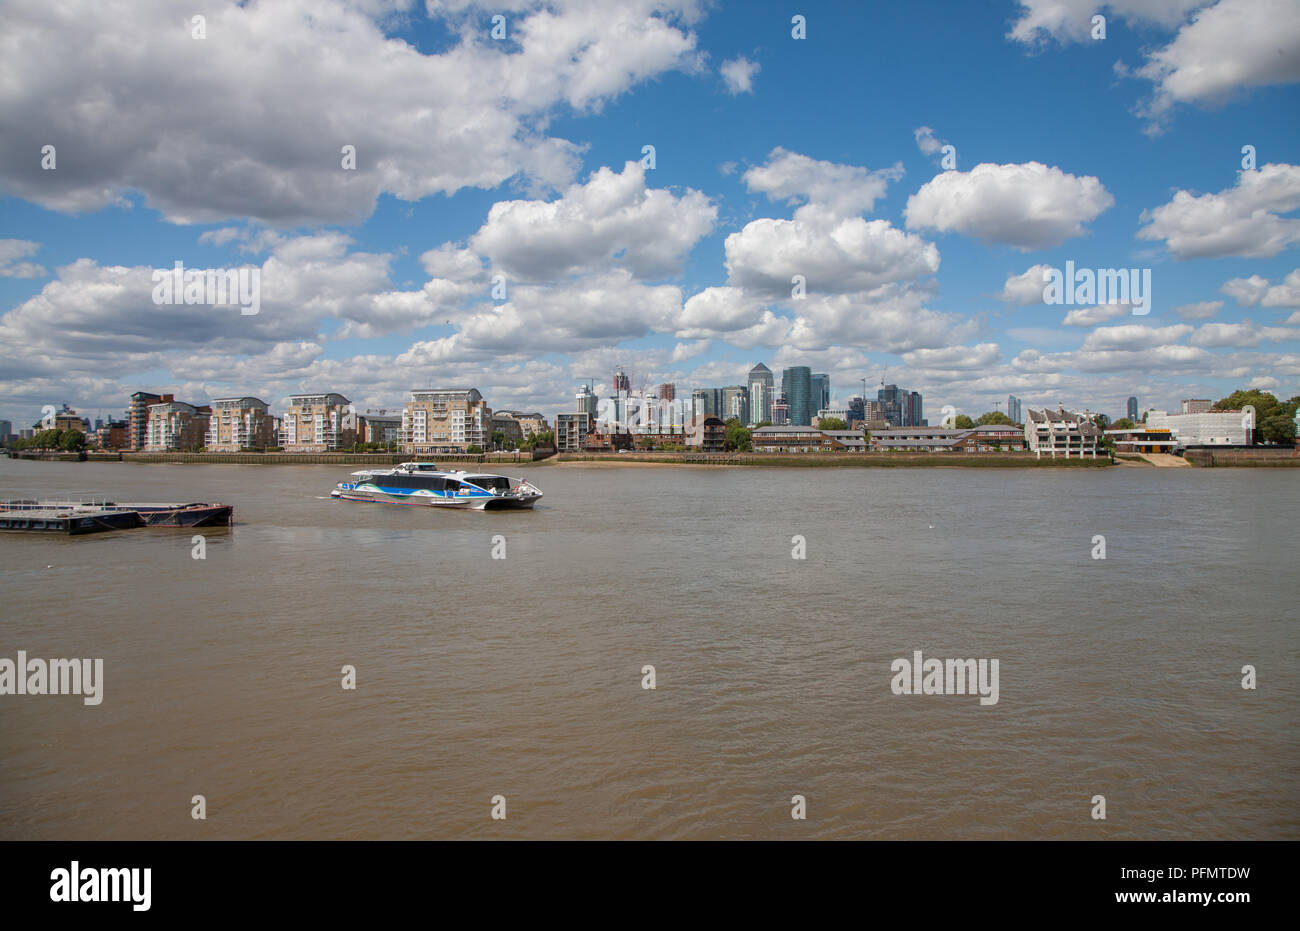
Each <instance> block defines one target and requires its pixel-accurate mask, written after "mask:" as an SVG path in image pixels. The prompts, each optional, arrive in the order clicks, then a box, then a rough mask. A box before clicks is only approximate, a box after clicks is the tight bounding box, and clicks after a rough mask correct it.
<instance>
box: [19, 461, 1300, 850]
mask: <svg viewBox="0 0 1300 931" xmlns="http://www.w3.org/2000/svg"><path fill="white" fill-rule="evenodd" d="M492 468H493V469H500V471H502V472H505V473H507V474H512V475H519V474H522V475H527V476H528V477H529V478H530V479H531V480H533V481H535V482H536V483H537V484H538V485H540V486H541V488H542V489H543V490H544V491H545V493H546V495H545V497H544V498H543V499H542V501H541V504H540V505H539V506H538V508H537V509H536V510H535V511H531V512H528V511H524V512H509V511H501V512H485V513H484V512H462V511H442V510H436V509H426V508H407V507H399V506H391V505H380V504H363V503H352V502H340V501H334V500H331V499H330V498H329V497H328V495H329V491H330V489H331V488H332V487H333V485H334V483H335V482H337V481H339V480H340V479H342V478H344V477H345V476H346V474H347V471H348V469H347V468H346V467H338V466H260V467H259V466H238V465H136V464H129V463H38V462H19V461H10V460H0V496H3V497H9V496H11V495H14V494H18V493H23V494H33V493H44V494H55V493H58V492H73V491H94V492H98V493H101V494H107V495H109V496H112V497H116V498H117V499H118V500H136V501H173V500H174V501H221V502H224V503H228V504H234V505H235V508H236V510H235V517H236V526H234V527H233V528H231V529H228V530H227V529H212V530H205V531H197V532H199V533H202V534H203V536H204V537H205V546H206V558H205V559H201V560H200V559H194V558H193V555H192V554H193V545H192V543H191V537H192V535H193V533H195V531H187V530H134V531H124V532H117V533H106V534H99V535H94V536H88V537H75V538H67V537H42V536H36V535H28V534H12V533H10V534H0V586H2V589H3V596H2V598H0V657H4V658H9V659H11V660H13V659H16V657H17V651H19V650H23V651H25V652H26V653H27V655H28V656H29V657H42V658H45V659H50V658H73V657H86V658H91V657H93V658H102V659H103V696H102V697H103V700H102V702H101V703H100V704H98V705H95V706H88V705H86V704H85V703H84V702H83V700H82V698H81V697H78V696H75V695H0V839H21V838H32V839H154V838H176V839H190V838H193V839H212V838H252V839H257V838H267V839H299V838H330V839H361V838H366V839H371V838H394V839H399V838H400V839H416V838H664V839H669V838H691V839H713V838H864V839H895V838H898V839H908V838H932V839H944V838H965V839H986V838H1072V839H1091V838H1097V839H1118V838H1128V839H1171V838H1191V839H1263V838H1291V839H1295V838H1297V837H1300V804H1298V803H1300V728H1297V724H1300V662H1297V661H1298V660H1300V633H1298V632H1297V621H1298V620H1300V585H1298V584H1297V578H1296V555H1297V546H1296V538H1297V526H1300V493H1298V492H1300V473H1297V472H1295V471H1291V470H1277V471H1274V470H1267V469H1239V470H1233V469H1215V470H1201V469H1178V470H1156V469H1144V468H1129V467H1125V468H1116V469H1109V470H1102V469H1096V470H1094V469H1087V470H1073V469H1042V470H1032V469H1008V470H985V469H960V468H899V469H847V468H841V469H757V468H719V467H708V466H705V467H658V468H656V467H635V466H608V467H600V466H590V465H549V466H546V465H543V466H533V465H531V464H528V465H524V466H520V467H515V466H494V467H492ZM1098 534H1100V535H1103V536H1104V537H1105V543H1106V558H1105V559H1094V558H1093V556H1092V554H1093V552H1094V549H1095V547H1094V543H1093V537H1094V536H1095V535H1098ZM796 536H800V537H802V538H803V544H802V545H803V547H804V550H805V555H806V558H804V559H795V558H792V550H793V549H795V548H796V546H797V545H798V543H797V541H794V540H793V539H792V538H794V537H796ZM494 537H500V538H504V539H503V540H501V539H498V540H496V541H494ZM502 544H504V553H505V558H504V559H494V558H492V553H493V549H494V547H495V548H497V552H498V553H500V552H501V545H502ZM915 651H921V652H922V653H923V655H924V656H925V657H927V658H931V657H936V658H941V659H942V658H993V659H997V660H998V664H999V667H998V668H999V679H998V685H999V688H998V701H997V703H996V704H987V705H984V704H981V702H980V699H979V697H978V696H977V695H973V694H961V695H935V694H905V695H898V694H894V692H893V690H892V689H891V682H892V681H893V680H894V678H895V676H894V673H893V672H892V671H891V664H892V663H893V662H894V661H895V660H896V659H899V658H906V659H909V660H910V659H911V658H912V657H913V654H914V652H915ZM647 664H648V665H653V666H654V669H655V680H656V682H655V684H656V688H654V689H653V690H651V689H645V688H643V687H642V680H643V675H642V669H643V667H644V666H646V665H647ZM344 665H352V666H354V667H355V669H356V684H357V687H356V688H355V689H351V690H349V689H344V688H342V686H341V679H342V675H341V668H342V667H343V666H344ZM1245 665H1251V666H1254V667H1255V668H1256V671H1257V672H1256V674H1257V677H1258V687H1257V688H1256V689H1254V690H1247V689H1243V688H1242V678H1243V676H1242V667H1243V666H1245ZM196 795H203V796H204V798H205V799H206V807H207V818H206V820H195V819H194V818H193V817H192V816H191V809H192V799H193V797H194V796H196ZM795 795H801V796H803V797H804V798H805V800H806V813H807V817H806V819H805V820H794V819H792V818H791V807H792V803H791V799H792V797H793V796H795ZM1097 795H1101V796H1104V797H1105V799H1106V802H1105V805H1106V818H1105V820H1097V819H1094V818H1093V817H1092V812H1093V808H1094V805H1093V801H1092V799H1093V797H1094V796H1097ZM494 796H504V797H505V800H506V802H505V804H506V818H505V819H504V820H501V819H494V818H492V817H491V811H492V808H493V797H494Z"/></svg>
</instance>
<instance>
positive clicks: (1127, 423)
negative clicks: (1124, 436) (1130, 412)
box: [1110, 417, 1137, 430]
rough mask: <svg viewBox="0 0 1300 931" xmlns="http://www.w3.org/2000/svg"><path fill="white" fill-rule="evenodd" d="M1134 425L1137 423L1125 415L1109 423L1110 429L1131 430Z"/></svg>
mask: <svg viewBox="0 0 1300 931" xmlns="http://www.w3.org/2000/svg"><path fill="white" fill-rule="evenodd" d="M1136 426H1137V424H1135V423H1134V422H1133V421H1131V420H1129V419H1128V418H1127V417H1121V418H1120V419H1119V420H1117V421H1115V422H1114V423H1113V424H1111V425H1110V429H1111V430H1132V429H1133V428H1134V427H1136Z"/></svg>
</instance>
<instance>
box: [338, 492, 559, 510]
mask: <svg viewBox="0 0 1300 931" xmlns="http://www.w3.org/2000/svg"><path fill="white" fill-rule="evenodd" d="M330 496H331V497H333V498H338V499H339V500H340V501H368V502H371V503H375V504H400V505H405V506H406V507H434V508H454V509H457V510H462V511H499V510H520V509H524V508H531V507H532V506H533V504H535V503H536V501H537V499H538V498H540V497H541V495H520V496H506V495H476V496H473V497H470V496H464V497H461V496H457V495H446V496H443V495H429V494H409V495H395V494H390V493H388V492H384V491H379V490H378V489H376V490H370V489H366V488H351V489H338V488H336V489H334V491H332V492H330Z"/></svg>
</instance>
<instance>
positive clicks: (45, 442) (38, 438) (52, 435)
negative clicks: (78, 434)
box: [32, 429, 63, 449]
mask: <svg viewBox="0 0 1300 931" xmlns="http://www.w3.org/2000/svg"><path fill="white" fill-rule="evenodd" d="M62 432H63V431H61V430H53V429H51V430H38V431H37V432H36V435H35V436H33V437H32V447H33V448H34V449H58V448H59V443H60V441H61V439H62Z"/></svg>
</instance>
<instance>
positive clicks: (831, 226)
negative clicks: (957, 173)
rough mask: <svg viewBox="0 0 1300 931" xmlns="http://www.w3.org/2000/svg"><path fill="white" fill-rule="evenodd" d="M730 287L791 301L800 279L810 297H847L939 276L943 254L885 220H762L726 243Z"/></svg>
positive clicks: (931, 244) (800, 218) (736, 234)
mask: <svg viewBox="0 0 1300 931" xmlns="http://www.w3.org/2000/svg"><path fill="white" fill-rule="evenodd" d="M725 247H726V253H727V271H728V273H729V275H730V281H731V283H732V284H735V285H739V286H741V287H743V288H744V289H745V290H746V291H750V292H753V293H754V294H755V295H761V296H763V297H766V298H770V299H773V300H781V299H785V300H788V299H790V296H791V289H792V287H793V286H792V284H791V279H792V278H793V277H794V276H795V275H802V276H803V277H804V279H805V283H806V288H807V293H808V294H809V295H813V294H846V293H850V292H856V291H863V290H867V289H870V288H874V287H877V286H879V285H882V284H885V283H887V282H891V281H898V280H906V279H916V278H920V277H923V276H926V275H932V274H934V273H935V272H937V271H938V270H939V250H938V248H937V247H936V246H935V245H934V244H933V243H928V242H926V241H925V240H924V239H922V238H921V237H920V236H917V235H915V234H912V233H906V232H904V231H902V230H900V229H896V228H894V227H893V226H892V225H891V224H890V223H889V222H888V221H886V220H870V221H868V220H864V219H862V218H861V217H851V218H848V219H843V220H838V221H834V220H832V221H830V222H829V223H828V222H825V221H824V218H815V219H813V218H810V217H809V215H808V214H803V213H802V211H801V215H799V216H796V218H795V219H793V220H774V219H771V218H763V219H760V220H754V221H752V222H750V223H748V224H746V226H745V228H744V229H742V230H741V231H740V232H738V233H732V234H731V235H729V236H728V237H727V239H726V243H725Z"/></svg>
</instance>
